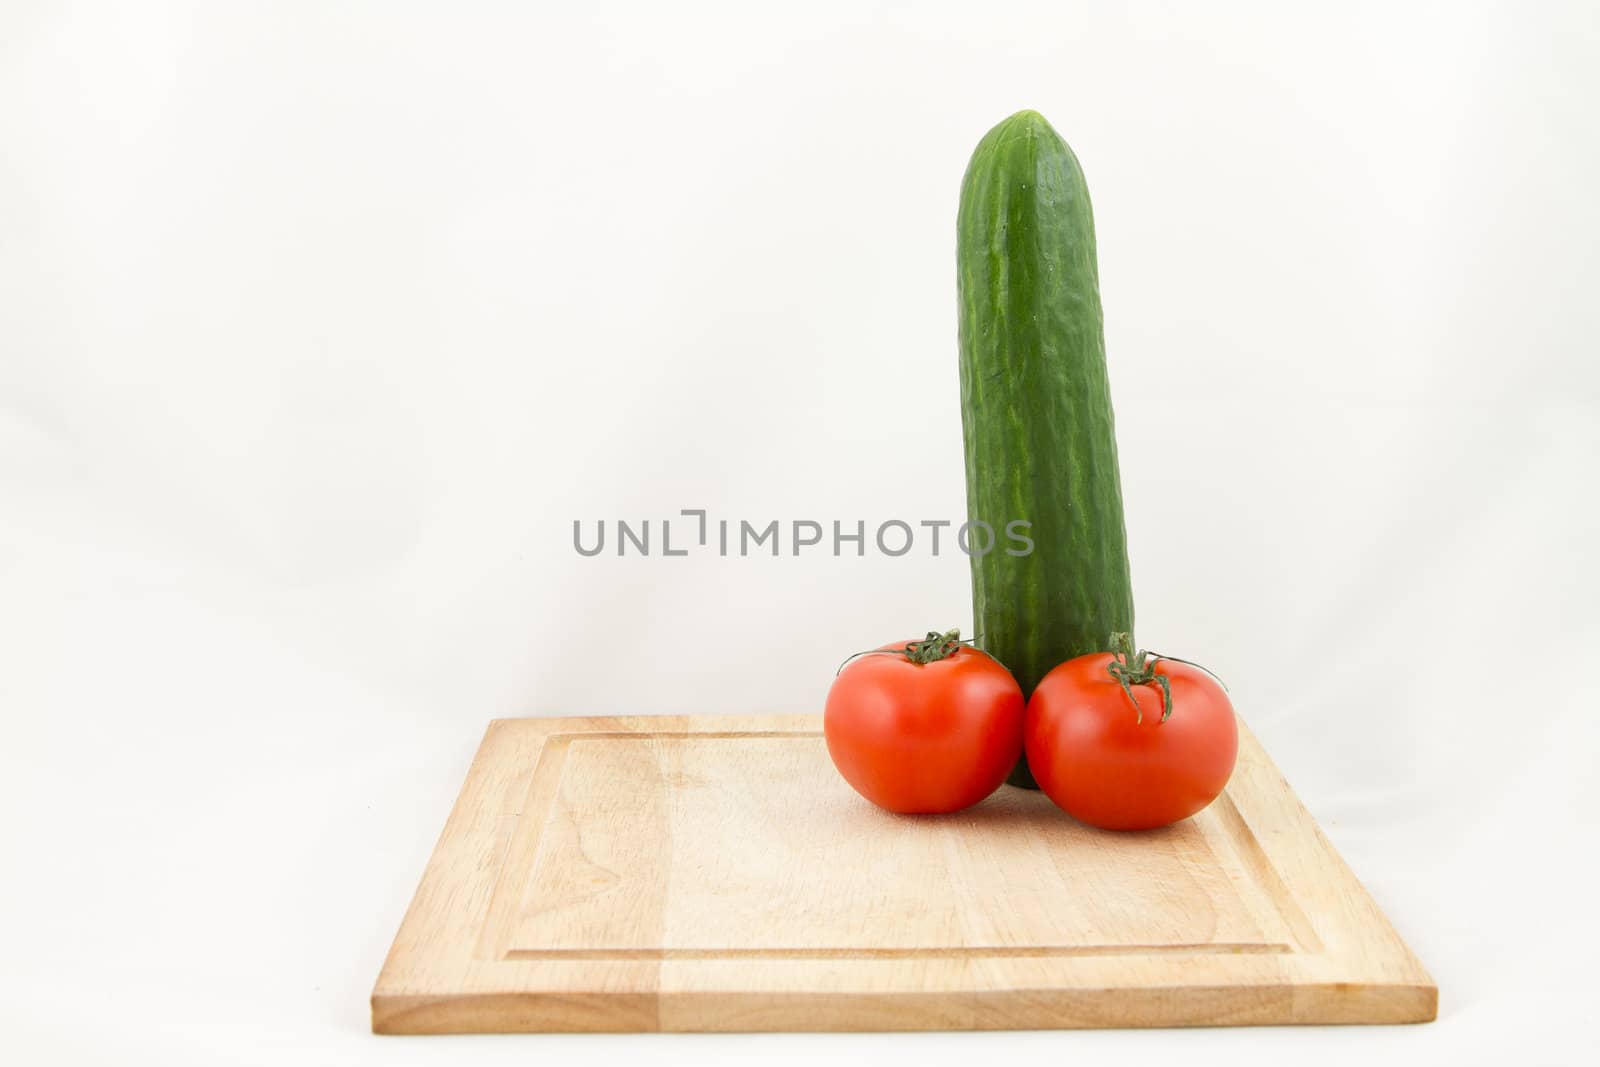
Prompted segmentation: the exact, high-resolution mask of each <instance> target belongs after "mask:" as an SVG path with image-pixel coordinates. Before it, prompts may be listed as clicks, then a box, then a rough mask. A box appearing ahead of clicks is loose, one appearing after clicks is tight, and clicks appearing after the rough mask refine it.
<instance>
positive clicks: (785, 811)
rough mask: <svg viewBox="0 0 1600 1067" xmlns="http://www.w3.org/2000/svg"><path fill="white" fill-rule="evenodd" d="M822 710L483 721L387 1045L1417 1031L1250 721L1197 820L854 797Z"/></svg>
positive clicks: (387, 1011)
mask: <svg viewBox="0 0 1600 1067" xmlns="http://www.w3.org/2000/svg"><path fill="white" fill-rule="evenodd" d="M819 725H820V724H819V722H818V720H817V718H816V717H815V716H749V717H737V718H718V717H698V716H691V717H637V718H594V719H509V720H497V721H496V722H494V723H491V724H490V727H489V731H488V734H487V735H486V736H485V738H484V741H483V744H482V746H481V747H480V749H479V752H478V755H477V757H476V758H475V760H474V761H473V766H472V769H471V771H470V772H469V774H468V777H467V782H466V784H465V785H464V787H463V789H462V793H461V796H460V798H459V799H458V801H457V803H456V806H455V809H454V810H453V812H452V813H451V816H450V819H449V821H448V822H447V824H446V826H445V830H444V833H443V834H442V835H441V837H440V840H439V844H438V846H437V848H436V849H435V853H434V856H433V859H432V860H431V861H430V863H429V865H428V869H427V871H426V872H425V874H424V876H423V880H422V884H421V886H420V887H419V888H418V891H417V894H416V898H415V899H414V900H413V902H412V906H411V908H410V910H409V911H408V912H407V915H406V917H405V920H404V922H403V923H402V925H401V929H400V932H399V934H398V935H397V937H396V939H395V943H394V947H393V948H392V949H391V951H390V954H389V958H388V960H387V961H386V963H385V964H384V968H383V971H382V973H381V974H380V976H379V979H378V983H377V986H376V988H375V989H374V991H373V996H372V1024H373V1029H374V1030H375V1031H377V1032H381V1033H448V1032H473V1031H539V1030H580V1031H581V1030H597V1031H598V1030H763V1029H765V1030H783V1029H807V1030H816V1029H831V1030H868V1029H982V1028H1043V1027H1082V1026H1175V1025H1246V1024H1268V1023H1307V1022H1330V1023H1331V1022H1415V1021H1422V1020H1426V1019H1431V1018H1433V1016H1434V1013H1435V1010H1436V1002H1437V994H1436V991H1435V989H1434V986H1433V983H1432V980H1431V979H1430V978H1429V977H1428V975H1427V972H1426V971H1424V970H1423V969H1422V967H1421V965H1420V964H1419V963H1418V962H1417V961H1416V959H1415V957H1413V956H1412V955H1411V953H1410V952H1409V950H1408V949H1407V948H1406V947H1405V945H1404V944H1403V943H1402V942H1401V941H1400V939H1399V937H1398V936H1397V935H1396V934H1395V933H1394V931H1393V929H1392V928H1391V927H1390V926H1389V924H1388V922H1387V920H1386V919H1384V917H1383V915H1382V914H1381V913H1380V912H1379V911H1378V909H1377V907H1376V905H1374V904H1373V902H1372V900H1371V898H1370V897H1369V896H1368V895H1367V894H1366V892H1365V890H1363V889H1362V887H1361V885H1360V883H1359V882H1357V881H1356V880H1355V878H1354V876H1353V875H1352V874H1351V873H1350V872H1349V870H1348V868H1346V867H1345V865H1344V863H1343V862H1342V861H1341V860H1340V859H1339V857H1338V855H1337V854H1336V853H1335V852H1334V851H1333V849H1332V848H1331V846H1329V844H1328V843H1327V841H1326V839H1325V838H1324V837H1323V836H1322V834H1321V832H1320V831H1319V830H1318V829H1317V827H1316V824H1315V823H1314V822H1313V821H1312V820H1311V818H1310V816H1309V815H1308V814H1307V813H1306V811H1305V809H1304V808H1303V807H1302V806H1301V805H1300V803H1299V801H1298V800H1296V799H1295V797H1294V795H1293V793H1292V792H1291V791H1290V790H1289V788H1288V785H1287V784H1286V783H1285V782H1284V781H1283V778H1282V776H1281V775H1279V774H1278V772H1277V770H1276V768H1275V767H1273V766H1272V763H1271V761H1270V760H1268V759H1267V757H1266V754H1265V753H1264V752H1263V751H1262V750H1261V748H1260V745H1259V744H1258V743H1257V742H1256V740H1255V738H1254V737H1253V736H1252V735H1251V734H1250V733H1249V731H1248V730H1246V729H1244V728H1243V726H1242V724H1241V741H1240V757H1239V765H1238V768H1237V769H1236V771H1235V774H1234V777H1233V780H1232V782H1230V784H1229V786H1228V790H1227V791H1226V792H1225V793H1224V795H1223V796H1222V797H1220V798H1218V800H1217V801H1216V802H1215V803H1214V804H1212V805H1211V806H1210V807H1209V808H1207V809H1206V810H1205V811H1203V812H1201V813H1200V814H1199V815H1197V816H1196V817H1195V818H1193V819H1190V820H1186V821H1185V822H1183V823H1180V824H1178V825H1177V826H1174V827H1168V828H1165V829H1163V830H1157V831H1149V832H1145V833H1140V834H1113V833H1106V832H1103V831H1098V830H1094V829H1092V828H1090V827H1086V826H1083V825H1081V824H1079V823H1077V822H1075V821H1073V820H1072V819H1070V818H1068V817H1067V816H1065V815H1064V814H1062V813H1061V812H1060V811H1058V810H1057V809H1055V808H1054V807H1053V806H1052V805H1051V804H1050V802H1049V800H1048V799H1047V798H1045V797H1043V796H1042V795H1041V794H1038V793H1032V792H1026V791H1022V790H1016V789H1012V788H1010V787H1004V788H1002V789H1001V790H1000V791H999V792H998V793H996V794H995V795H994V796H992V797H990V798H989V799H988V800H986V801H984V803H983V804H980V805H978V806H977V807H976V808H972V809H969V810H968V811H966V812H960V813H956V814H954V815H948V816H935V817H928V816H899V815H893V814H890V813H888V812H884V811H880V810H879V809H877V808H874V807H872V806H871V805H869V804H867V803H866V802H865V801H863V800H861V799H860V798H859V797H857V796H856V795H855V794H854V793H853V792H852V791H851V790H850V789H849V787H848V786H846V785H845V784H844V782H843V781H842V780H841V779H840V778H839V777H838V775H837V774H835V773H834V771H833V768H832V765H831V764H830V763H829V762H828V757H827V751H826V747H825V745H824V742H823V739H822V735H821V731H820V729H819Z"/></svg>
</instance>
